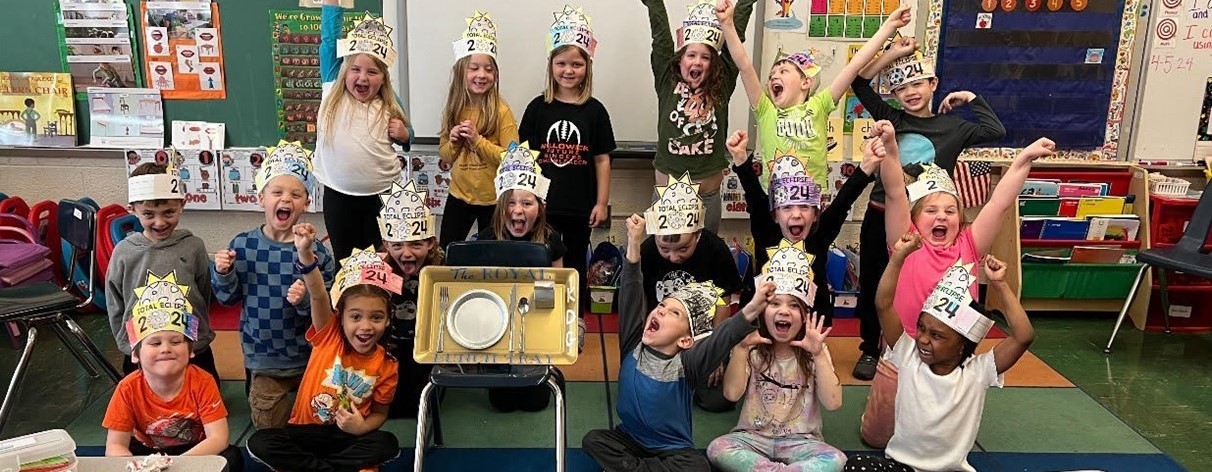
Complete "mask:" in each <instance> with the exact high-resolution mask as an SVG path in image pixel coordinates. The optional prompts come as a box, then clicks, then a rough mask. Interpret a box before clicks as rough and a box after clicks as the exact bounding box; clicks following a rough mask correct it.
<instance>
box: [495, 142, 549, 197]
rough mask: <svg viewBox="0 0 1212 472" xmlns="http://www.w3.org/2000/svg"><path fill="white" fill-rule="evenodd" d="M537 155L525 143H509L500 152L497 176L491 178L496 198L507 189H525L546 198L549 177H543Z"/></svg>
mask: <svg viewBox="0 0 1212 472" xmlns="http://www.w3.org/2000/svg"><path fill="white" fill-rule="evenodd" d="M538 157H539V156H538V154H536V153H535V152H534V151H533V150H531V149H530V147H529V146H527V144H526V143H522V144H518V143H516V142H511V143H509V147H508V148H507V149H505V150H504V151H502V152H501V165H499V166H497V176H496V178H495V179H493V186H495V187H496V190H497V198H501V195H503V194H504V193H505V192H507V191H509V190H525V191H527V192H530V193H533V194H534V195H535V196H536V197H539V199H541V200H546V199H547V188H548V187H550V186H551V179H548V178H547V177H543V170H542V169H541V168H539V163H538V161H537V159H538Z"/></svg>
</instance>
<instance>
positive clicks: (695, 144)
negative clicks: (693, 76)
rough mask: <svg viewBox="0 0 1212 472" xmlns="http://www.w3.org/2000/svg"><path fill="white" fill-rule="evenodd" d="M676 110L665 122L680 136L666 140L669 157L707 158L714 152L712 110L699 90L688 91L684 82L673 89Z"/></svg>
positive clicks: (714, 122) (711, 105)
mask: <svg viewBox="0 0 1212 472" xmlns="http://www.w3.org/2000/svg"><path fill="white" fill-rule="evenodd" d="M673 93H675V94H677V95H678V106H677V108H676V109H674V110H673V111H672V112H669V121H672V122H673V123H674V124H675V125H677V127H678V129H679V130H680V131H681V135H680V136H673V137H671V138H670V139H669V153H670V154H673V155H679V156H709V155H711V154H712V151H713V150H714V149H715V132H716V129H717V128H718V127H719V124H717V123H716V120H715V107H714V104H713V103H712V101H711V99H710V98H708V97H707V94H706V92H705V91H703V90H702V89H699V90H696V91H692V90H690V86H689V85H686V83H685V82H678V85H677V86H676V87H674V88H673Z"/></svg>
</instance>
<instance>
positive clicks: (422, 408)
mask: <svg viewBox="0 0 1212 472" xmlns="http://www.w3.org/2000/svg"><path fill="white" fill-rule="evenodd" d="M446 265H449V266H470V267H550V266H551V250H550V249H548V247H547V246H546V245H544V244H539V243H533V242H528V241H460V242H455V243H451V244H450V245H449V246H447V248H446ZM443 315H444V314H438V315H437V316H443ZM428 316H434V315H433V314H429V315H428ZM556 375H557V374H556V373H555V368H553V367H551V366H515V365H508V366H500V365H436V366H434V368H433V372H432V373H431V374H429V382H428V383H426V384H425V388H424V389H422V390H421V399H420V404H419V405H418V406H417V440H416V449H415V450H414V455H413V470H414V471H417V472H420V471H421V470H422V469H423V466H424V464H425V446H426V445H427V442H428V436H427V433H426V430H427V426H428V423H429V422H430V421H432V422H433V424H434V437H433V440H434V445H435V446H441V445H442V426H441V420H440V418H439V415H438V408H436V407H435V408H432V410H431V406H433V395H434V393H437V392H440V391H441V390H442V389H445V388H524V387H536V386H539V385H547V386H548V387H549V388H550V389H551V392H552V394H554V395H555V436H556V437H555V442H556V444H555V450H556V451H555V454H556V472H564V450H565V448H566V447H567V445H566V443H567V441H566V440H565V437H564V433H565V420H564V419H565V411H564V392H563V391H562V390H561V389H560V385H559V383H558V382H557V381H556Z"/></svg>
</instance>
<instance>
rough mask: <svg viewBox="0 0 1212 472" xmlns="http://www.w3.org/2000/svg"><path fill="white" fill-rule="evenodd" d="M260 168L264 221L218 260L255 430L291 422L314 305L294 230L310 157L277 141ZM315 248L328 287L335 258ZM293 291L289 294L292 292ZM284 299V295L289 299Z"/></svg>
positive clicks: (219, 293)
mask: <svg viewBox="0 0 1212 472" xmlns="http://www.w3.org/2000/svg"><path fill="white" fill-rule="evenodd" d="M269 152H270V155H269V158H268V159H266V160H265V162H264V163H263V164H262V165H261V169H260V170H258V171H257V175H256V179H255V185H256V188H257V195H258V197H259V199H260V204H261V207H262V208H264V209H265V224H263V225H261V227H259V228H254V229H252V230H250V231H248V232H245V233H241V234H239V235H237V236H236V237H235V239H232V241H231V244H229V245H228V248H227V249H224V250H222V251H219V253H218V254H216V255H215V266H214V271H213V274H212V277H213V279H214V287H215V297H216V298H218V300H219V302H220V303H223V304H224V305H230V304H233V303H236V302H240V301H243V302H244V308H243V310H241V313H240V343H241V346H242V347H243V350H244V367H245V369H247V370H248V379H249V380H248V404H249V406H250V407H251V408H252V423H253V426H255V427H256V428H257V429H266V428H281V427H283V426H285V425H286V420H287V419H289V417H290V408H291V402H290V401H289V399H288V398H286V397H287V394H288V393H289V392H291V391H292V390H297V389H298V387H299V382H300V381H301V380H302V379H303V371H304V370H305V369H306V368H307V359H308V357H309V356H310V355H311V345H310V344H308V343H307V339H305V335H306V334H307V328H308V327H310V326H311V310H310V307H311V303H310V299H308V297H306V296H303V295H302V294H303V293H304V290H303V281H302V279H301V278H300V277H301V274H304V273H306V272H308V271H310V268H308V270H307V271H305V270H303V269H305V268H306V267H302V268H301V267H299V264H298V262H296V261H297V260H298V259H297V257H296V255H295V246H294V234H293V233H292V232H291V228H292V227H294V225H295V223H297V222H298V221H299V217H301V216H302V215H303V212H305V211H307V205H308V203H310V202H311V197H310V196H311V192H312V190H313V189H314V188H315V180H314V178H313V177H312V173H311V160H310V159H309V156H310V155H311V153H310V152H308V151H307V150H306V149H304V148H303V147H302V145H301V144H300V143H299V142H293V143H287V142H285V141H282V142H279V143H278V146H277V147H271V148H270V149H269ZM314 251H315V253H316V257H317V258H318V259H317V260H318V261H319V262H318V264H319V266H320V268H321V270H322V272H323V275H324V281H325V283H326V284H329V285H331V284H332V278H333V270H334V267H335V264H334V263H333V258H332V255H330V254H329V252H328V249H326V248H325V247H324V245H323V244H319V243H316V245H315V248H314ZM290 292H294V293H293V294H292V293H290ZM288 295H289V296H288Z"/></svg>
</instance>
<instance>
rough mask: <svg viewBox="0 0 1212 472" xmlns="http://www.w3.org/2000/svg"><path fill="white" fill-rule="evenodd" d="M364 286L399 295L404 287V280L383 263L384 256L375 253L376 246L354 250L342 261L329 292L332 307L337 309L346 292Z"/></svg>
mask: <svg viewBox="0 0 1212 472" xmlns="http://www.w3.org/2000/svg"><path fill="white" fill-rule="evenodd" d="M362 284H370V285H374V286H376V287H379V288H381V289H383V290H386V291H388V292H391V293H395V294H399V293H400V289H401V288H402V287H403V286H404V278H403V277H400V276H398V275H396V274H395V272H392V270H391V266H389V265H387V262H384V261H383V256H381V255H379V253H377V252H375V248H374V246H371V247H368V248H366V249H354V250H353V253H352V254H350V255H349V257H346V258H345V259H342V260H341V270H339V271H337V277H336V278H335V279H333V281H332V289H330V290H329V291H328V294H329V298H331V299H332V307H333V308H334V309H335V308H336V307H337V302H338V301H340V300H341V295H342V294H344V293H345V291H346V290H349V289H350V288H351V287H353V286H355V285H362Z"/></svg>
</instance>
